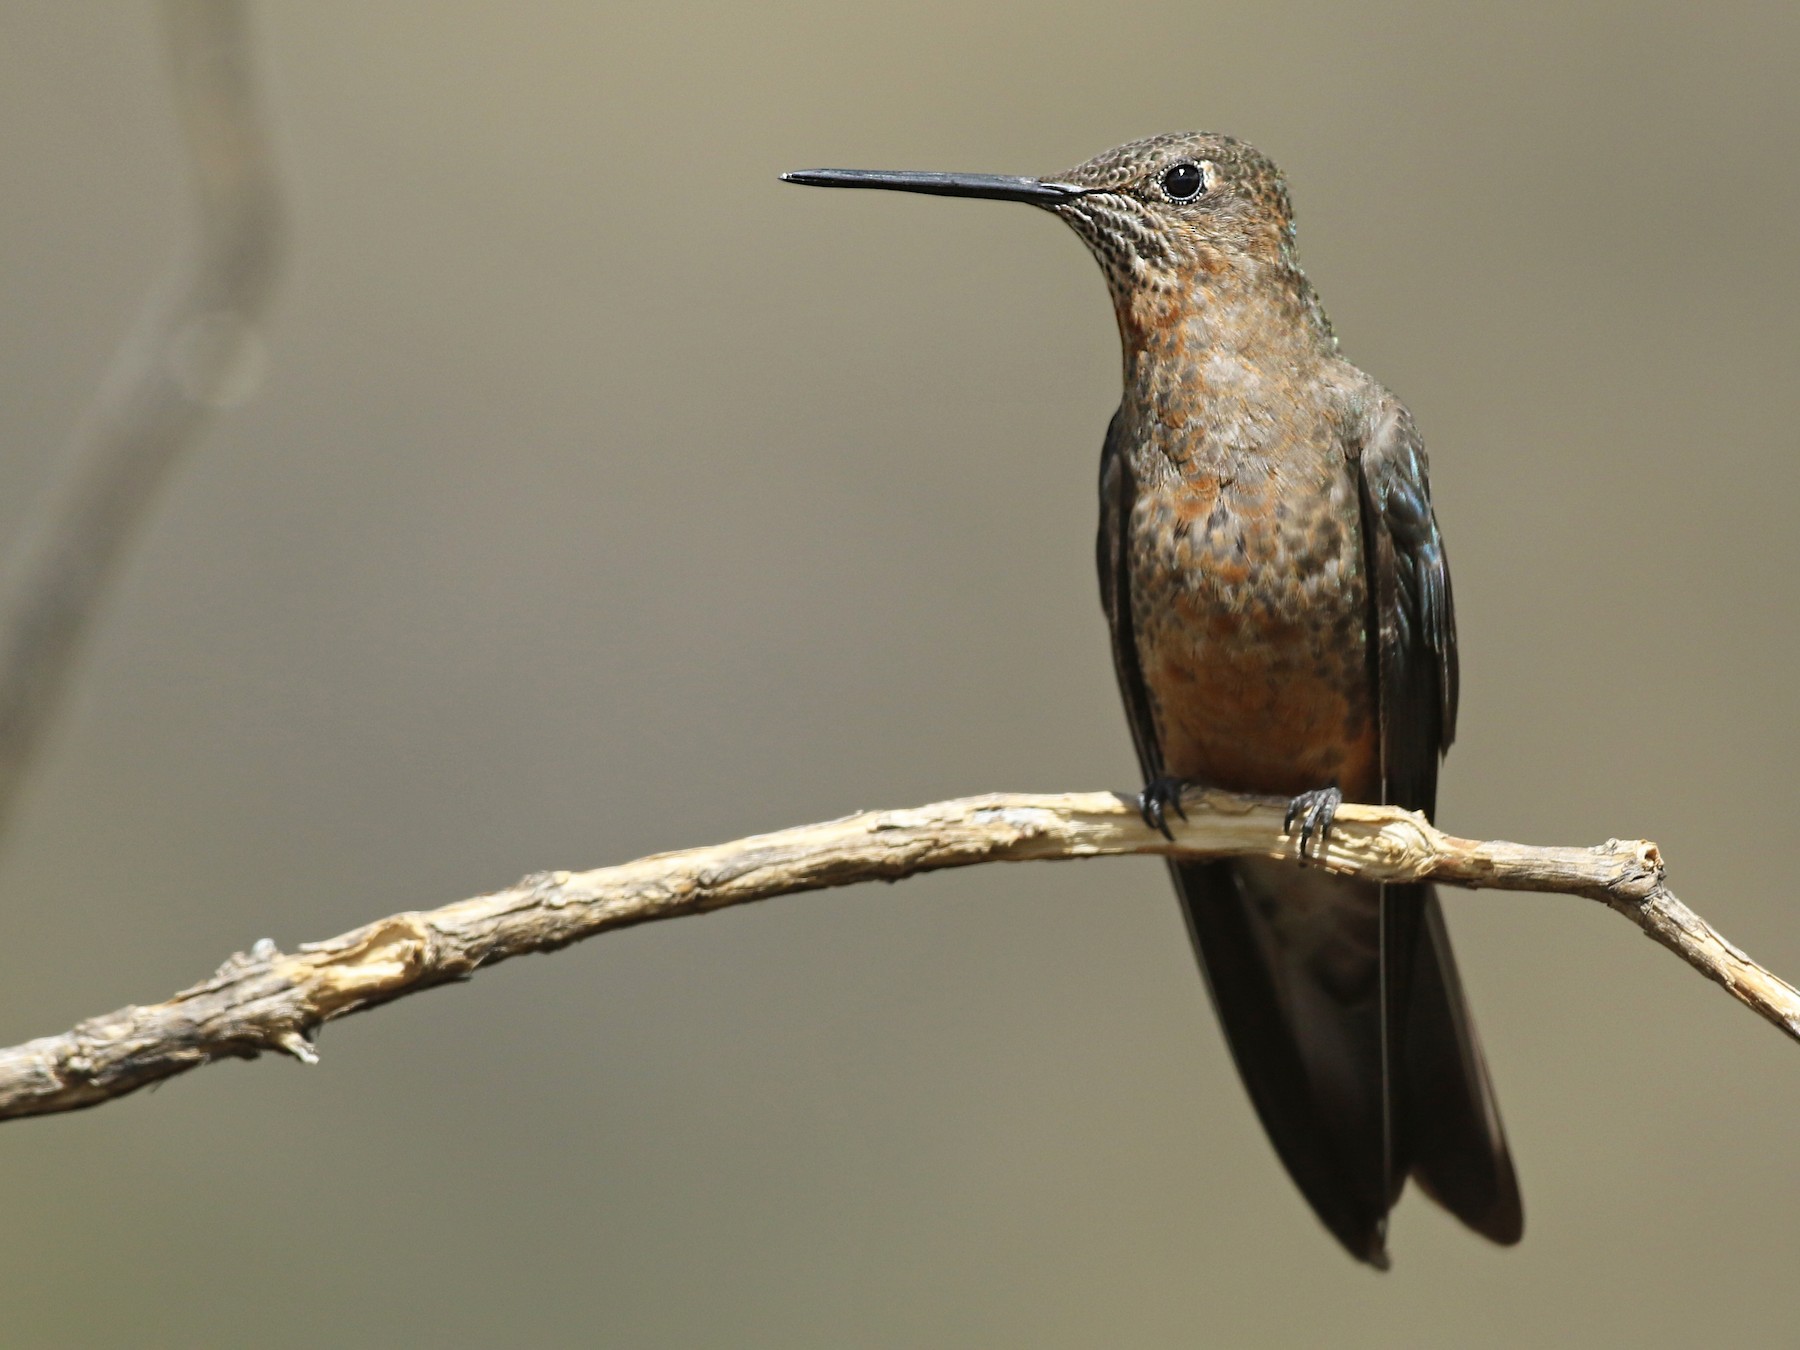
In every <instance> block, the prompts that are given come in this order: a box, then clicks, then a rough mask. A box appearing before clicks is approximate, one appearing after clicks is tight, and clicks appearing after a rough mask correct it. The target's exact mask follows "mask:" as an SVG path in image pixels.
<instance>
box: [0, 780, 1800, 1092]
mask: <svg viewBox="0 0 1800 1350" xmlns="http://www.w3.org/2000/svg"><path fill="white" fill-rule="evenodd" d="M1185 805H1186V809H1187V816H1188V818H1187V819H1186V820H1185V821H1180V820H1175V821H1172V822H1171V825H1172V827H1173V831H1174V836H1175V837H1174V840H1173V841H1172V842H1171V841H1169V840H1166V839H1164V838H1163V837H1162V836H1161V835H1159V834H1157V833H1155V832H1154V831H1152V830H1150V829H1149V828H1147V827H1146V826H1145V825H1144V823H1143V821H1142V820H1141V819H1140V818H1139V816H1138V812H1137V807H1136V803H1135V800H1134V799H1133V798H1129V797H1124V796H1119V795H1116V794H1113V793H1105V792H1100V793H1064V794H1056V795H1041V796H1025V795H1015V794H996V795H992V796H986V797H967V798H963V799H960V800H957V801H948V802H939V803H936V804H934V805H931V806H923V807H919V808H917V809H915V810H902V811H869V812H864V813H862V814H859V815H854V816H847V817H845V818H844V819H842V820H834V821H827V822H825V823H824V824H820V825H803V826H799V827H797V828H795V829H790V830H782V831H780V832H778V833H775V834H764V835H756V836H754V837H752V838H748V839H740V840H737V841H736V842H734V843H729V844H715V845H712V846H710V847H706V848H696V849H688V850H685V851H683V852H679V853H660V854H656V855H654V856H651V857H648V858H640V859H638V860H637V861H636V862H630V863H626V864H625V865H623V866H621V867H605V868H600V869H597V870H595V871H591V872H539V873H535V874H533V875H531V876H528V877H526V878H524V879H523V880H522V881H520V882H519V883H518V884H517V885H515V886H512V887H509V888H508V889H506V890H503V891H498V892H495V893H494V894H492V895H483V896H477V897H475V898H473V899H469V900H460V901H457V902H456V903H454V904H449V905H445V906H443V907H442V908H440V909H433V910H425V911H421V912H411V913H405V914H394V915H390V916H389V917H387V918H385V919H378V920H376V921H375V922H374V923H370V924H366V925H364V926H363V927H361V928H358V929H355V930H354V931H352V932H349V933H345V934H343V935H342V936H339V937H335V938H330V939H328V940H327V941H324V942H313V943H308V944H306V945H304V946H302V947H301V948H300V949H299V950H298V951H296V952H291V953H290V952H282V951H280V950H278V949H277V948H276V946H275V944H274V943H273V942H270V941H268V940H266V939H265V940H263V941H260V942H258V943H256V944H255V945H254V946H253V947H252V948H251V949H250V951H249V952H248V953H239V954H237V955H235V956H233V957H231V959H230V960H228V961H226V962H225V964H224V965H222V966H221V967H219V969H218V971H217V972H215V973H214V974H213V975H212V976H211V978H209V979H207V980H205V981H203V982H201V983H200V984H197V985H195V986H193V987H192V988H191V989H185V990H183V991H182V992H181V993H179V994H176V995H175V996H174V997H173V998H171V999H169V1000H168V1001H167V1002H164V1003H158V1004H155V1005H153V1006H150V1007H143V1008H140V1007H129V1008H122V1009H120V1010H119V1011H118V1012H114V1013H109V1014H107V1015H106V1016H103V1017H96V1018H93V1019H91V1020H89V1021H86V1022H83V1023H81V1024H80V1025H79V1026H77V1027H75V1028H73V1029H72V1030H70V1031H67V1032H64V1033H63V1034H62V1035H60V1036H48V1037H44V1038H43V1039H41V1040H35V1041H30V1042H28V1043H26V1044H24V1045H19V1046H15V1047H13V1048H11V1049H8V1050H0V1120H5V1119H10V1118H12V1117H16V1116H31V1115H46V1114H49V1113H52V1112H58V1111H73V1110H78V1109H80V1108H82V1107H87V1106H97V1105H99V1104H100V1103H101V1102H104V1101H109V1100H111V1099H112V1098H114V1097H122V1096H125V1095H126V1094H127V1093H130V1092H134V1091H136V1090H137V1089H138V1088H141V1087H145V1086H147V1085H148V1084H151V1083H155V1082H158V1081H159V1080H161V1079H164V1078H169V1077H172V1076H174V1075H175V1074H178V1073H183V1072H185V1071H187V1070H188V1069H193V1068H197V1067H199V1066H200V1065H202V1064H207V1063H210V1062H212V1061H213V1060H217V1059H225V1058H233V1057H235V1058H241V1059H254V1058H255V1057H256V1056H257V1055H259V1054H262V1053H263V1052H264V1051H269V1050H278V1051H281V1052H283V1053H286V1054H289V1055H292V1056H293V1057H295V1058H297V1059H300V1060H303V1061H305V1062H307V1063H313V1062H316V1059H317V1056H316V1054H315V1052H314V1050H313V1047H312V1043H311V1036H312V1033H313V1032H314V1031H315V1030H316V1029H317V1028H318V1027H319V1026H321V1025H322V1024H323V1023H325V1022H329V1021H332V1020H334V1019H336V1018H339V1017H347V1016H349V1015H350V1014H351V1013H355V1012H361V1011H363V1010H364V1009H366V1008H373V1007H376V1006H378V1005H380V1004H383V1003H386V1002H389V1001H390V1000H392V999H396V998H401V997H404V996H405V995H407V994H413V993H418V992H419V991H421V990H424V989H429V988H431V987H433V986H434V985H440V984H445V983H448V982H450V981H453V980H464V979H468V978H469V977H470V976H472V975H473V974H474V973H475V972H476V971H477V970H480V969H482V968H483V967H485V966H491V965H494V964H495V963H497V962H500V961H504V960H507V959H508V958H510V957H514V956H523V955H525V954H527V953H530V952H550V951H555V950H556V949H558V948H559V947H566V946H568V945H569V944H570V943H572V942H579V941H580V940H581V939H583V938H587V937H592V936H594V935H595V934H597V933H604V932H607V931H609V930H611V929H614V928H625V927H628V926H630V925H632V924H639V923H648V922H650V921H651V920H654V919H670V918H674V917H676V916H677V915H681V914H699V913H704V912H705V911H707V910H714V909H723V908H725V907H726V906H728V905H741V904H747V903H749V902H750V901H753V900H766V899H768V898H770V897H772V896H777V895H792V894H795V893H797V892H801V891H815V890H822V889H825V888H827V887H832V886H848V885H852V884H854V883H856V882H861V881H876V880H881V881H897V880H899V879H900V878H902V877H909V876H914V875H916V874H918V873H920V872H932V871H937V870H939V869H941V868H947V867H967V866H971V865H973V864H975V863H985V862H1030V861H1051V860H1057V859H1070V858H1095V857H1102V856H1110V855H1116V854H1126V853H1149V854H1172V853H1183V854H1189V855H1194V856H1202V857H1273V858H1284V857H1285V858H1291V857H1293V855H1294V841H1293V839H1292V838H1291V837H1290V836H1289V835H1288V834H1287V833H1286V832H1285V831H1284V829H1283V826H1282V815H1283V812H1284V810H1285V808H1286V803H1285V802H1283V801H1279V800H1273V799H1269V798H1261V797H1240V796H1233V795H1229V794H1225V793H1217V792H1207V793H1202V794H1190V795H1189V797H1188V798H1187V799H1186V802H1185ZM1320 865H1322V866H1325V867H1328V868H1330V869H1331V870H1333V871H1337V872H1343V873H1346V874H1353V875H1357V876H1361V877H1364V878H1366V879H1368V880H1371V881H1415V880H1430V881H1436V882H1439V883H1442V884H1445V885H1451V886H1466V887H1473V888H1480V889H1487V890H1512V891H1558V892H1564V893H1567V894H1571V895H1580V896H1586V897H1588V898H1589V899H1593V900H1599V901H1601V902H1603V903H1604V904H1606V905H1609V906H1610V907H1611V908H1613V909H1615V910H1617V911H1618V912H1619V913H1621V914H1623V915H1624V916H1625V917H1626V918H1628V919H1630V920H1631V921H1632V922H1633V923H1635V924H1637V925H1638V927H1640V928H1641V929H1643V930H1644V932H1645V933H1647V934H1648V935H1649V936H1650V937H1652V938H1654V939H1655V940H1656V941H1657V942H1659V943H1661V944H1662V945H1663V946H1665V947H1667V948H1668V949H1669V950H1670V951H1672V952H1674V953H1675V954H1676V955H1678V956H1680V957H1681V958H1682V959H1683V960H1684V961H1686V962H1687V963H1688V964H1689V965H1691V966H1693V967H1694V968H1695V969H1696V970H1698V971H1700V972H1701V974H1703V975H1705V976H1707V977H1708V978H1709V979H1712V980H1715V981H1717V982H1718V983H1719V984H1720V985H1723V986H1724V988H1725V989H1726V990H1727V991H1728V992H1729V993H1730V994H1731V995H1732V996H1733V997H1735V998H1736V999H1737V1000H1738V1001H1739V1002H1741V1003H1743V1004H1745V1005H1746V1006H1747V1007H1750V1008H1753V1009H1755V1010H1756V1011H1757V1012H1758V1013H1760V1014H1762V1016H1763V1017H1765V1018H1766V1019H1767V1020H1769V1021H1770V1022H1773V1023H1774V1024H1775V1025H1776V1026H1778V1027H1780V1028H1781V1029H1782V1030H1783V1031H1785V1032H1787V1034H1788V1035H1790V1036H1792V1037H1794V1038H1795V1039H1800V992H1797V991H1796V990H1795V989H1794V987H1793V986H1792V985H1789V984H1787V983H1786V982H1785V981H1783V980H1780V979H1777V978H1776V977H1775V976H1774V975H1771V974H1770V973H1769V972H1768V971H1766V970H1764V969H1763V968H1762V967H1761V966H1758V965H1757V964H1756V963H1755V962H1753V961H1751V960H1750V959H1749V958H1748V957H1747V956H1745V955H1744V954H1743V952H1741V951H1739V950H1738V949H1737V948H1736V947H1734V946H1732V945H1731V944H1730V943H1729V942H1727V941H1726V940H1725V939H1724V938H1722V937H1720V936H1719V934H1718V933H1717V932H1715V931H1714V930H1713V929H1712V928H1711V927H1710V926H1709V925H1708V924H1706V923H1705V922H1704V921H1703V920H1702V919H1701V918H1700V917H1699V916H1698V915H1696V914H1695V913H1694V912H1693V911H1692V910H1690V909H1688V908H1687V906H1686V905H1684V904H1682V903H1681V902H1680V901H1679V900H1677V899H1676V898H1675V897H1674V896H1673V895H1672V894H1670V893H1669V892H1668V891H1667V890H1666V889H1665V888H1664V887H1663V864H1662V858H1661V856H1660V855H1659V854H1658V852H1657V849H1656V845H1654V844H1651V843H1648V842H1646V841H1644V840H1619V839H1609V840H1607V841H1606V843H1604V844H1599V845H1596V846H1595V847H1593V848H1543V847H1534V846H1531V845H1526V844H1510V843H1504V842H1487V843H1481V842H1476V841H1474V840H1468V839H1457V838H1455V837H1453V836H1451V835H1447V834H1444V833H1443V832H1442V831H1440V830H1438V829H1436V828H1435V827H1433V826H1432V825H1430V824H1429V823H1427V822H1426V821H1425V820H1424V819H1423V818H1422V817H1420V816H1417V815H1413V814H1411V813H1408V812H1405V811H1401V810H1398V809H1396V808H1393V807H1376V806H1358V805H1353V804H1346V805H1345V806H1344V807H1343V809H1342V810H1341V811H1340V812H1339V813H1338V817H1337V825H1336V827H1335V829H1334V831H1333V833H1332V836H1331V839H1330V841H1329V843H1328V844H1327V846H1326V848H1325V850H1324V853H1323V855H1322V857H1321V858H1320Z"/></svg>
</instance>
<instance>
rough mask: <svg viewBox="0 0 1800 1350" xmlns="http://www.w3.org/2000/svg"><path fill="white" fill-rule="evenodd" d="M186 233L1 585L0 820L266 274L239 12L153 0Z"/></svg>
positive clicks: (270, 246)
mask: <svg viewBox="0 0 1800 1350" xmlns="http://www.w3.org/2000/svg"><path fill="white" fill-rule="evenodd" d="M163 8H164V12H165V18H166V20H167V30H168V45H169V61H170V79H171V84H172V86H173V92H174V96H175V105H176V110H177V112H178V114H179V119H180V128H181V133H182V139H183V142H184V144H185V146H186V149H187V152H188V156H189V158H190V160H191V161H192V165H191V167H192V171H193V175H192V186H193V193H194V200H195V206H196V221H195V224H196V231H195V237H194V239H193V241H192V243H191V244H190V245H189V246H188V247H187V248H186V249H184V251H183V253H182V255H181V257H180V258H179V259H178V260H177V261H176V262H174V263H173V264H171V266H170V269H169V272H168V273H167V275H165V276H164V277H163V278H162V280H161V281H160V282H159V283H158V285H157V286H156V288H155V290H154V291H153V292H152V294H151V296H150V298H149V300H148V301H147V302H146V304H145V307H144V310H143V312H142V314H141V315H140V316H139V317H138V320H137V323H136V325H135V326H134V327H133V329H132V331H131V333H130V334H129V335H128V336H127V337H126V339H125V341H124V343H123V345H121V346H120V348H119V350H118V352H117V353H116V354H115V355H114V357H113V363H112V367H111V368H110V369H109V370H108V371H107V374H106V377H105V379H104V380H103V381H102V383H101V385H100V388H99V390H98V391H97V392H96V394H95V396H94V401H93V403H92V404H91V405H90V406H89V408H88V409H87V411H86V413H85V414H84V415H83V417H82V420H81V423H80V425H79V426H78V427H77V428H76V430H75V432H74V433H73V435H72V437H71V439H70V442H69V444H68V445H67V446H66V447H65V448H64V450H63V452H62V456H61V459H60V460H59V462H58V466H57V477H56V480H55V482H54V483H53V484H52V486H51V487H50V488H49V489H48V490H47V491H46V493H45V496H44V500H42V501H41V502H39V503H37V504H36V505H35V507H34V509H33V510H32V512H31V516H30V524H29V525H28V526H27V529H26V533H25V535H24V536H23V537H22V538H21V539H20V541H19V544H18V547H17V548H16V549H15V550H14V551H13V553H12V555H11V557H10V558H9V559H8V564H7V569H6V573H5V581H4V584H3V585H0V822H4V821H5V819H6V818H7V816H8V815H9V813H10V808H11V806H12V803H13V800H14V798H15V797H16V796H17V793H18V788H19V783H20V781H21V779H22V778H23V776H24V773H25V771H26V769H27V768H28V767H29V765H30V762H31V758H32V755H33V752H34V751H35V750H36V749H37V747H38V744H39V742H40V740H41V739H42V735H43V731H44V728H45V726H46V725H47V724H48V722H49V721H50V719H51V717H52V715H53V714H54V713H55V711H56V706H57V704H58V702H59V700H60V696H61V694H62V693H63V691H64V689H65V688H66V687H67V684H68V679H67V676H68V672H69V668H70V666H71V665H72V663H73V661H74V659H75V656H76V655H77V653H78V651H79V649H80V646H81V641H82V638H83V637H84V636H85V634H86V632H87V630H88V627H89V626H90V624H91V622H92V619H93V615H94V611H95V608H96V604H97V601H98V600H99V597H100V594H101V592H102V590H103V589H104V588H105V585H106V583H107V581H108V579H109V578H110V577H111V575H112V573H113V571H114V569H115V567H116V565H117V563H118V560H119V558H120V556H121V555H122V554H123V552H124V549H125V545H126V544H127V543H129V542H130V539H131V536H132V534H133V532H134V531H135V529H136V527H137V525H138V524H139V523H140V522H141V521H142V520H143V518H144V516H145V514H146V511H147V508H148V506H149V504H150V502H151V501H152V500H153V498H154V496H155V493H156V489H157V488H158V487H159V486H160V485H161V483H162V482H163V480H164V479H165V478H166V477H167V476H168V472H169V469H170V467H171V466H172V465H173V464H174V462H175V461H176V459H177V458H179V456H180V454H181V452H182V451H183V450H185V449H186V448H187V447H188V446H190V445H192V444H193V443H194V442H195V441H196V440H197V439H198V438H199V435H200V433H201V432H202V431H203V430H204V429H205V425H206V422H207V421H208V418H209V416H210V414H211V412H212V411H213V410H214V409H215V408H217V407H219V406H222V405H224V404H228V403H231V402H233V401H235V399H236V398H238V397H239V396H241V393H242V390H243V387H244V380H245V377H246V362H251V361H254V359H255V358H256V356H257V355H258V354H259V353H260V350H261V348H260V345H259V340H258V338H257V324H258V321H259V320H260V318H261V315H262V313H263V310H264V308H265V307H266V305H267V302H268V299H269V295H270V292H271V289H272V287H273V282H274V278H275V271H276V257H277V252H278V237H279V232H280V231H279V218H280V211H279V207H278V203H277V196H276V189H275V181H274V173H273V169H272V167H271V160H270V155H269V148H268V144H267V142H266V140H265V138H264V136H263V132H262V127H261V124H260V120H259V119H258V117H257V114H256V103H255V97H254V92H255V87H254V80H253V72H252V61H251V44H250V34H249V29H248V23H247V19H246V15H245V11H244V5H243V2H242V0H164V6H163Z"/></svg>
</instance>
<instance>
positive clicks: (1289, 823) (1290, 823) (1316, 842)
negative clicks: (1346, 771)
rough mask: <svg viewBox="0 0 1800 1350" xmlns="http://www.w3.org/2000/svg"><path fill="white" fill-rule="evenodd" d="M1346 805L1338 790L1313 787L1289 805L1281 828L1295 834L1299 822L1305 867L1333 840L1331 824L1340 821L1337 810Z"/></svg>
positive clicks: (1301, 859)
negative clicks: (1310, 859) (1296, 824)
mask: <svg viewBox="0 0 1800 1350" xmlns="http://www.w3.org/2000/svg"><path fill="white" fill-rule="evenodd" d="M1343 804H1344V794H1343V793H1342V792H1340V791H1338V789H1337V788H1336V787H1325V788H1314V789H1313V790H1312V791H1311V792H1302V793H1301V794H1300V795H1299V796H1298V797H1296V798H1294V799H1293V800H1292V801H1291V802H1289V803H1288V809H1287V815H1286V816H1285V817H1284V818H1283V820H1282V822H1281V828H1282V829H1284V830H1286V831H1287V832H1288V833H1289V834H1292V833H1293V832H1294V824H1295V822H1296V821H1297V822H1299V825H1300V865H1301V866H1302V867H1304V866H1306V863H1307V861H1308V859H1309V858H1312V859H1316V858H1317V857H1318V856H1319V852H1320V850H1322V849H1323V848H1324V847H1325V844H1326V842H1327V841H1328V840H1329V839H1330V838H1331V826H1332V823H1333V822H1334V821H1335V820H1336V819H1337V813H1338V807H1340V806H1342V805H1343Z"/></svg>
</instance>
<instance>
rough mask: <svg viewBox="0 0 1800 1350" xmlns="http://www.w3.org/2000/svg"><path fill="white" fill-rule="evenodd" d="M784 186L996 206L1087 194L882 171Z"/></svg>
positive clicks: (808, 172) (801, 176)
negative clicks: (878, 191)
mask: <svg viewBox="0 0 1800 1350" xmlns="http://www.w3.org/2000/svg"><path fill="white" fill-rule="evenodd" d="M781 181H782V182H784V183H804V184H806V185H807V186H808V187H839V188H885V189H886V190H887V191H889V192H924V193H928V194H930V195H931V196H933V197H988V198H992V199H993V200H994V201H1000V202H1030V203H1031V204H1032V205H1033V206H1055V205H1056V204H1057V203H1058V202H1067V201H1073V200H1074V199H1075V198H1077V197H1081V196H1085V195H1086V194H1087V189H1086V188H1078V187H1075V186H1073V185H1072V184H1069V183H1046V182H1044V181H1043V180H1042V179H1038V178H1012V177H1009V176H1008V175H1006V174H1000V173H907V172H892V171H887V170H882V169H802V170H801V171H800V172H799V173H784V174H782V175H781Z"/></svg>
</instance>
